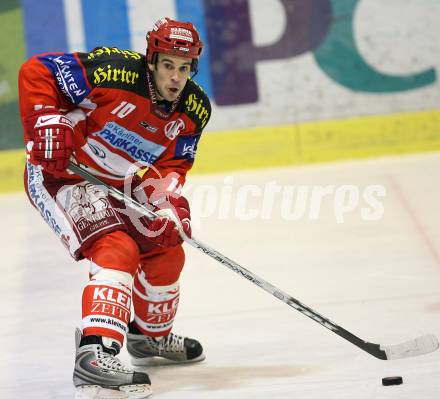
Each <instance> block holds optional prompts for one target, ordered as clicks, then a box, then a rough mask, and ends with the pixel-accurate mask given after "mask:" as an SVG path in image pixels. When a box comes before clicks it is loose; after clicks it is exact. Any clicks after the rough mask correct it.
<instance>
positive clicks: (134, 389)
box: [74, 384, 153, 399]
mask: <svg viewBox="0 0 440 399" xmlns="http://www.w3.org/2000/svg"><path fill="white" fill-rule="evenodd" d="M151 395H153V391H152V389H151V386H150V385H140V384H138V385H124V386H121V387H119V390H116V389H107V388H102V387H100V386H98V385H84V386H81V387H77V388H76V393H75V398H74V399H147V398H150V397H151Z"/></svg>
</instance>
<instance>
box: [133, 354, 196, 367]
mask: <svg viewBox="0 0 440 399" xmlns="http://www.w3.org/2000/svg"><path fill="white" fill-rule="evenodd" d="M202 360H205V355H204V354H203V353H202V354H201V355H200V356H198V357H196V358H194V359H191V360H170V359H165V358H164V357H157V356H151V357H141V358H136V357H132V358H131V364H132V365H133V366H138V367H162V366H173V365H179V364H182V365H183V364H191V363H197V362H201V361H202Z"/></svg>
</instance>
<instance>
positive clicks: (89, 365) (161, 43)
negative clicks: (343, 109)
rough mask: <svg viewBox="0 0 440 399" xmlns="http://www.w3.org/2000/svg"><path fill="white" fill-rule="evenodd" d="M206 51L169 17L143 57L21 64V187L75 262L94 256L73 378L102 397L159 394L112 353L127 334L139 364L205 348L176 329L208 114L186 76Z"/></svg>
mask: <svg viewBox="0 0 440 399" xmlns="http://www.w3.org/2000/svg"><path fill="white" fill-rule="evenodd" d="M202 49H203V43H202V42H201V40H200V38H199V34H198V33H197V31H196V29H195V27H194V26H193V25H192V24H191V23H186V22H179V21H175V20H172V19H170V18H163V19H161V20H159V21H157V22H156V23H155V24H154V26H153V28H152V30H151V31H149V32H148V33H147V50H146V55H143V54H140V53H137V52H135V51H131V50H123V49H118V48H114V47H113V48H112V47H98V48H95V49H94V50H93V51H91V52H90V53H81V52H78V53H59V52H49V53H44V54H39V55H36V56H34V57H32V58H31V59H29V60H28V61H27V62H25V63H24V64H23V66H22V67H21V69H20V73H19V98H20V113H21V119H22V123H23V128H24V137H25V144H26V153H27V163H26V169H25V188H26V192H27V194H28V197H29V199H30V201H31V203H32V205H33V206H34V207H35V208H36V210H37V211H39V213H40V214H41V216H42V218H43V219H44V220H45V221H46V223H47V224H48V225H49V226H50V228H51V229H52V230H53V232H54V233H55V234H56V235H57V236H58V238H59V239H60V240H61V241H62V243H63V244H64V245H65V246H66V248H67V249H68V250H69V252H70V254H71V255H72V256H73V257H74V259H75V260H81V259H88V262H89V265H90V269H89V276H90V280H89V282H88V284H87V285H86V286H85V287H84V289H83V294H82V329H81V330H79V329H78V330H77V332H76V362H75V366H74V374H73V381H74V385H75V387H76V389H77V390H78V391H79V392H83V393H87V392H92V394H93V395H95V396H94V397H97V398H99V397H100V396H99V395H100V392H102V393H103V396H105V395H106V392H107V393H108V390H109V389H110V390H112V391H111V392H114V391H115V390H116V391H120V394H121V395H126V397H127V398H145V397H148V396H149V395H150V394H151V392H152V391H151V386H150V385H151V384H150V379H149V377H148V375H147V374H146V373H143V372H140V371H133V370H132V369H131V368H129V367H126V366H125V365H123V364H122V362H121V361H120V360H119V359H118V357H116V356H117V354H118V353H119V352H120V350H121V347H122V345H123V343H124V339H126V340H127V350H128V352H129V354H130V355H131V358H132V363H133V364H134V365H138V366H139V365H147V364H149V361H150V360H151V359H152V358H154V357H156V358H157V357H161V358H163V359H166V361H169V362H174V363H185V362H197V361H201V360H203V359H204V357H205V355H204V353H203V349H202V346H201V344H200V343H199V342H198V341H197V340H195V339H191V338H187V337H184V336H181V335H177V334H175V333H174V332H172V327H173V321H174V318H175V315H176V311H177V307H178V302H179V276H180V273H181V271H182V268H183V265H184V261H185V255H184V250H183V248H182V242H183V240H182V234H186V235H187V236H189V237H190V236H191V226H190V209H189V205H188V201H187V200H186V199H185V198H184V196H182V195H180V193H181V189H182V185H183V184H184V182H185V179H186V174H187V172H188V170H189V169H190V168H191V167H192V165H193V162H194V157H195V154H196V149H197V144H198V141H199V139H200V136H201V133H202V130H203V129H204V127H205V126H206V124H207V122H208V120H209V118H210V114H211V107H210V103H209V99H208V97H207V96H206V94H205V93H204V91H203V90H202V89H201V88H200V87H199V86H198V85H197V84H196V83H195V82H194V81H193V80H192V79H191V77H192V76H194V74H195V73H196V72H197V66H198V61H199V57H200V55H201V52H202ZM70 161H71V162H75V163H76V164H77V165H79V166H81V167H82V168H84V169H87V170H88V171H89V172H90V173H92V174H94V175H96V176H98V177H99V178H101V179H102V180H104V181H105V182H106V183H108V184H111V185H113V186H115V187H117V188H119V189H120V190H123V191H124V192H125V193H127V192H129V193H131V194H133V195H134V197H135V198H136V199H137V200H138V201H141V202H143V203H144V204H145V205H147V206H149V207H150V209H152V210H154V211H155V212H157V213H158V214H159V215H160V217H159V218H157V219H155V220H154V221H150V220H147V219H146V218H145V217H141V216H140V215H134V214H133V212H129V211H128V210H127V209H126V207H125V206H124V204H122V203H120V202H118V201H116V200H114V199H113V198H111V197H109V196H108V195H107V193H106V192H105V191H104V190H103V188H102V187H99V186H94V185H92V184H90V183H88V182H86V181H84V180H82V179H81V178H79V177H78V176H76V175H75V174H73V173H72V172H70V171H69V170H68V165H69V162H70ZM127 190H128V191H127ZM49 256H50V254H49ZM42 261H44V260H42ZM47 278H50V276H47ZM68 285H69V283H68V282H65V286H66V287H65V288H66V289H68ZM63 288H64V287H63ZM132 307H133V309H134V312H133V313H134V314H131V308H132ZM105 397H107V396H105ZM118 397H119V396H118Z"/></svg>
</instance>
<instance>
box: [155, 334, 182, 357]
mask: <svg viewBox="0 0 440 399" xmlns="http://www.w3.org/2000/svg"><path fill="white" fill-rule="evenodd" d="M152 341H153V342H154V345H155V346H157V351H158V352H159V356H160V355H161V354H162V353H163V352H184V351H185V337H182V336H181V335H177V334H173V333H169V334H168V335H167V336H165V337H159V338H152Z"/></svg>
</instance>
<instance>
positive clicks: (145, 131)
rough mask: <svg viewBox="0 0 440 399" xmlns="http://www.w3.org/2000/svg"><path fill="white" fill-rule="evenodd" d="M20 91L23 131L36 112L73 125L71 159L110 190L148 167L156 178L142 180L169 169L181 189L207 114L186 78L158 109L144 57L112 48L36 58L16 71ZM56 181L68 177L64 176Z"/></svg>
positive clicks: (198, 89) (205, 105)
mask: <svg viewBox="0 0 440 399" xmlns="http://www.w3.org/2000/svg"><path fill="white" fill-rule="evenodd" d="M19 92H20V113H21V118H22V121H23V126H25V124H24V119H25V118H26V117H27V116H28V115H29V114H30V113H31V112H33V111H34V110H37V109H40V108H42V107H48V106H52V107H55V108H56V109H58V110H61V111H62V112H63V113H65V114H66V115H68V116H69V118H70V119H71V120H72V122H73V123H74V126H75V135H74V148H75V149H74V155H75V158H76V159H77V161H79V162H80V163H81V164H82V165H84V166H85V167H87V168H88V169H89V171H90V172H92V173H93V174H95V175H97V176H100V177H101V178H103V180H104V181H106V182H107V183H110V184H115V185H120V184H121V183H122V182H123V179H124V177H125V176H127V174H133V173H134V172H136V171H137V170H139V169H146V168H150V167H151V170H152V169H154V170H155V172H154V173H153V172H152V171H151V176H149V175H150V171H147V173H146V174H145V176H146V177H153V178H155V177H158V176H157V173H159V174H160V176H161V177H164V176H166V175H168V173H170V172H171V171H173V172H176V173H178V175H179V176H180V178H179V183H180V184H183V182H184V180H185V176H186V173H187V171H188V170H189V169H190V168H191V166H192V164H193V162H194V157H195V154H196V150H197V144H198V142H199V139H200V136H201V133H202V130H203V129H204V127H205V126H206V124H207V123H208V120H209V118H210V114H211V106H210V102H209V99H208V97H207V95H206V94H205V92H204V91H203V90H202V89H201V87H200V86H198V85H197V84H196V83H195V82H194V81H192V80H191V79H189V80H188V82H187V84H186V86H185V88H184V90H183V91H182V93H181V95H180V96H179V98H178V99H177V100H176V101H175V102H174V103H172V104H167V106H168V109H166V108H163V106H162V105H160V103H159V102H158V101H157V99H156V96H155V90H154V83H153V78H152V76H151V74H150V72H149V71H148V70H147V64H146V60H145V56H144V55H142V54H140V53H137V52H134V51H131V50H120V49H117V48H107V47H100V48H97V49H95V50H94V51H92V52H90V53H45V54H40V55H36V56H34V57H33V58H31V59H30V60H28V61H27V62H26V63H24V64H23V66H22V68H21V70H20V74H19ZM28 141H29V136H28V134H27V132H25V142H26V143H28ZM58 177H64V178H72V177H71V176H69V174H68V173H65V174H63V175H62V176H58Z"/></svg>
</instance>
